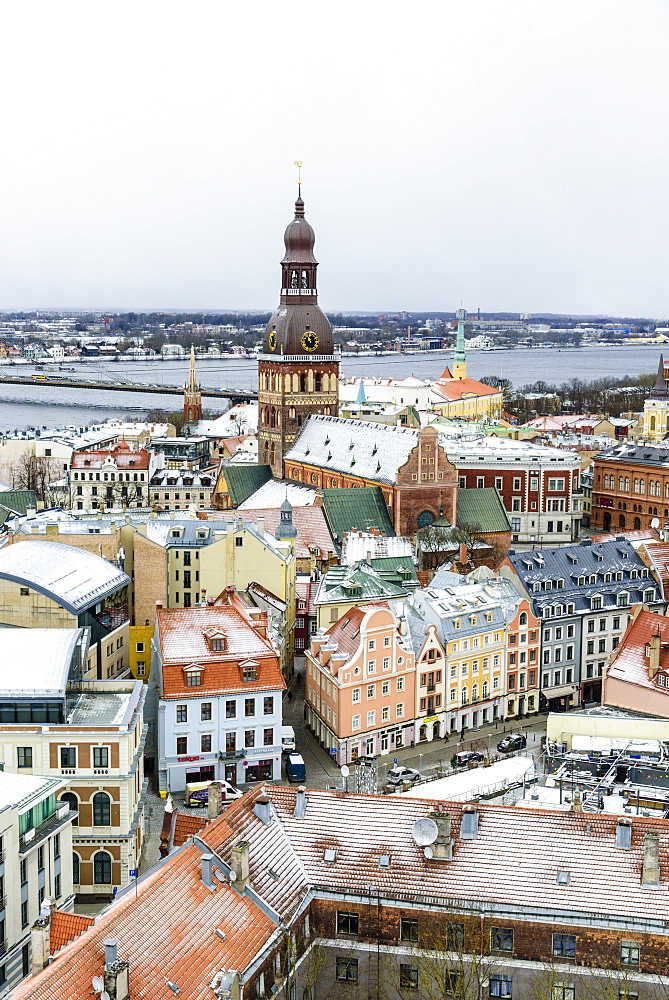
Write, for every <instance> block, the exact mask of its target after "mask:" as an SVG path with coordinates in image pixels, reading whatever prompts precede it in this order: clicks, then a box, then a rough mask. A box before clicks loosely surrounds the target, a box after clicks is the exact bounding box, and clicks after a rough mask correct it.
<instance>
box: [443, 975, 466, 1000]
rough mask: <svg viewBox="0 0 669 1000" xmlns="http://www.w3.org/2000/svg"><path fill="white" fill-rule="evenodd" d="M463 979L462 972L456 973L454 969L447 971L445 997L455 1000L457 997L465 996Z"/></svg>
mask: <svg viewBox="0 0 669 1000" xmlns="http://www.w3.org/2000/svg"><path fill="white" fill-rule="evenodd" d="M463 978H464V975H463V973H462V972H455V971H453V970H452V969H447V970H446V972H445V973H444V995H445V996H447V997H452V998H453V1000H455V998H456V997H458V998H459V997H461V996H462V995H463V993H462V989H463Z"/></svg>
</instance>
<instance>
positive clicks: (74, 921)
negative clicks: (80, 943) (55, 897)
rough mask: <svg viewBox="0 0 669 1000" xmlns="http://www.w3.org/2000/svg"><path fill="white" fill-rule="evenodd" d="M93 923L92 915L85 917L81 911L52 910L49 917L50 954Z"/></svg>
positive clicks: (53, 953)
mask: <svg viewBox="0 0 669 1000" xmlns="http://www.w3.org/2000/svg"><path fill="white" fill-rule="evenodd" d="M94 923H95V920H94V919H93V917H87V916H85V915H84V914H83V913H66V912H65V910H54V911H53V915H52V917H51V936H50V938H49V950H50V952H51V954H52V955H55V954H56V952H58V951H60V949H61V948H64V947H65V945H66V944H69V943H70V941H74V939H75V938H77V937H79V935H80V934H83V933H84V931H85V930H88V928H89V927H91V926H92V925H93V924H94Z"/></svg>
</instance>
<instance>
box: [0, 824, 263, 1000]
mask: <svg viewBox="0 0 669 1000" xmlns="http://www.w3.org/2000/svg"><path fill="white" fill-rule="evenodd" d="M216 825H217V826H218V827H219V834H218V835H219V836H222V837H226V835H229V834H230V833H231V830H230V829H229V827H227V825H226V824H225V822H224V821H219V822H217V824H216ZM201 858H202V854H201V852H200V850H199V849H198V848H197V847H195V846H194V845H186V846H185V847H182V848H181V849H180V850H179V851H177V852H176V853H175V854H173V855H170V856H169V857H168V858H166V859H165V861H164V863H163V864H162V865H160V866H159V867H157V868H156V869H154V870H153V871H152V872H151V873H149V874H148V875H147V876H146V877H145V878H144V879H143V880H140V882H139V883H138V885H137V897H135V887H132V888H131V889H130V891H128V892H126V893H125V894H124V895H122V896H120V897H117V899H116V901H115V902H114V903H113V904H112V905H111V906H110V907H109V909H108V910H106V911H105V912H104V914H102V915H101V916H100V917H98V920H97V923H95V924H94V925H93V926H92V927H90V928H89V929H88V930H87V931H86V932H85V933H84V934H82V935H81V936H80V937H78V938H77V939H76V940H75V941H73V942H72V943H71V944H70V945H68V947H67V948H66V949H65V950H64V951H62V952H61V954H60V955H59V956H58V959H57V960H56V961H55V962H54V963H53V964H51V965H48V966H47V967H46V969H44V970H43V971H42V972H41V973H39V974H38V975H37V976H33V977H31V978H29V979H26V980H24V981H23V982H22V983H21V984H20V985H19V986H17V987H16V988H15V990H14V991H13V993H12V998H13V1000H19V998H20V1000H47V998H48V1000H72V998H73V997H88V996H90V993H91V982H92V979H93V976H100V975H101V974H102V969H103V965H104V942H105V940H106V939H108V938H115V939H116V940H118V942H119V945H118V954H119V958H120V959H124V960H126V961H128V962H129V963H130V970H129V977H130V984H131V986H130V992H131V996H132V997H133V998H134V997H140V996H141V998H142V1000H165V998H166V997H167V996H171V995H172V994H171V993H170V992H169V991H168V990H166V987H165V982H166V980H170V981H171V982H174V983H176V984H177V986H178V987H179V989H180V991H181V996H182V997H187V998H188V1000H211V998H212V996H213V993H212V990H211V986H210V983H211V981H212V979H213V977H214V976H215V974H216V973H217V972H218V971H219V970H220V969H234V970H244V969H245V968H246V967H247V966H248V965H249V963H250V962H251V961H252V959H253V957H254V956H255V955H256V954H257V952H258V950H259V949H260V948H261V947H262V946H263V945H264V944H265V943H266V942H267V941H268V939H269V938H270V937H271V935H272V933H273V932H274V931H275V925H274V923H273V922H272V920H270V918H269V917H268V916H266V915H265V914H264V913H263V911H262V910H261V909H260V908H259V907H258V906H256V904H255V903H254V902H253V901H252V900H251V899H249V897H248V896H241V895H239V894H238V893H237V892H235V890H234V889H233V888H231V886H230V885H228V884H227V883H226V884H223V883H221V882H219V881H216V880H215V885H216V888H215V889H214V890H213V891H211V890H210V889H208V888H207V887H206V886H205V885H204V883H203V882H202V881H201V880H200V874H201ZM216 928H218V929H220V930H221V931H222V932H223V933H224V935H225V941H222V940H221V939H220V938H219V937H218V936H217V935H216V934H215V933H214V930H215V929H216ZM133 984H134V985H133Z"/></svg>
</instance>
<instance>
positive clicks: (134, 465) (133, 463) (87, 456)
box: [70, 444, 151, 470]
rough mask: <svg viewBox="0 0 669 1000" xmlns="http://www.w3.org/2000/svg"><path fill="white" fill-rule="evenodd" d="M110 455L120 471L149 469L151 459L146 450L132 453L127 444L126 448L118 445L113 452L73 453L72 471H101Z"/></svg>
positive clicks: (141, 449) (142, 449)
mask: <svg viewBox="0 0 669 1000" xmlns="http://www.w3.org/2000/svg"><path fill="white" fill-rule="evenodd" d="M110 455H111V457H112V460H113V462H114V464H115V465H116V466H117V468H119V469H133V470H134V469H148V467H149V459H150V458H151V455H150V453H149V452H148V451H147V450H146V448H140V449H139V451H130V450H129V448H128V445H127V444H126V446H125V448H122V447H121V445H118V446H117V447H116V448H112V449H111V451H73V452H72V460H71V462H70V467H71V468H72V469H91V470H93V469H101V468H102V466H103V465H104V463H105V462H106V461H107V459H108V458H109V456H110Z"/></svg>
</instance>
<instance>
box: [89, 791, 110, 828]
mask: <svg viewBox="0 0 669 1000" xmlns="http://www.w3.org/2000/svg"><path fill="white" fill-rule="evenodd" d="M93 826H111V799H110V798H109V796H108V795H107V793H106V792H96V793H95V795H94V796H93Z"/></svg>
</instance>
